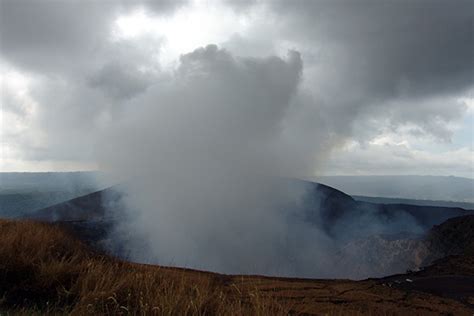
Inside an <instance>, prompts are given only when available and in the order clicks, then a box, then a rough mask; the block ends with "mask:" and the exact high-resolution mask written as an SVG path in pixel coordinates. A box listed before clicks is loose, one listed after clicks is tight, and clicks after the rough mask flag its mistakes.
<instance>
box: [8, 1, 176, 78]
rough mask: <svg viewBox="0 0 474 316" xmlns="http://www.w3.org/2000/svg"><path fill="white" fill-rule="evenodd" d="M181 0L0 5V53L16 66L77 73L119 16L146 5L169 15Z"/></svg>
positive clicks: (102, 45) (44, 2)
mask: <svg viewBox="0 0 474 316" xmlns="http://www.w3.org/2000/svg"><path fill="white" fill-rule="evenodd" d="M184 3H185V1H171V0H170V1H168V0H157V1H139V0H137V1H125V0H117V1H79V0H70V1H58V0H57V1H54V0H51V1H48V0H38V1H31V0H2V1H1V2H0V53H1V56H2V58H4V59H5V60H7V61H8V62H9V63H12V64H14V65H15V66H17V67H19V68H23V69H25V70H28V71H38V72H42V73H51V72H53V73H54V72H64V71H66V70H69V69H71V68H72V69H74V70H75V71H77V70H79V71H80V69H81V67H82V66H83V65H84V63H90V62H92V60H91V59H90V58H91V57H93V56H94V55H95V54H97V52H98V51H101V50H103V48H104V45H107V41H108V38H109V37H110V34H111V31H112V22H113V21H114V18H116V17H117V15H118V14H120V13H124V12H130V10H133V9H136V8H139V7H147V8H149V9H150V10H151V12H153V13H156V14H164V13H170V12H171V11H172V10H173V9H176V8H179V7H180V6H182V5H183V4H184Z"/></svg>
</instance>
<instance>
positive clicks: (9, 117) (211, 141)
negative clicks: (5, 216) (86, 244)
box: [0, 0, 474, 178]
mask: <svg viewBox="0 0 474 316" xmlns="http://www.w3.org/2000/svg"><path fill="white" fill-rule="evenodd" d="M473 23H474V2H472V1H464V0H455V1H438V0H432V1H427V0H413V1H403V0H401V1H389V0H384V1H378V0H377V1H375V0H370V1H369V0H361V1H348V0H347V1H344V0H341V1H339V0H335V1H327V0H324V1H323V0H314V1H303V0H296V1H278V0H274V1H185V0H183V1H171V0H162V1H151V0H150V1H146V0H143V1H139V0H137V1H125V0H116V1H115V0H110V1H72V0H71V1H52V0H49V1H44V0H38V1H33V0H14V1H12V0H0V68H1V74H2V76H1V87H0V88H1V95H0V97H1V100H0V102H1V109H0V120H1V125H0V144H1V145H0V146H1V148H0V150H1V152H0V171H66V170H96V169H100V170H102V169H104V170H107V169H111V170H119V169H121V168H122V169H124V168H144V170H143V171H139V173H140V174H141V173H146V172H147V171H146V168H155V167H156V165H155V162H156V161H162V162H163V165H164V166H166V168H168V169H169V166H170V165H171V162H173V164H172V165H173V166H175V167H176V168H180V169H181V171H183V170H186V171H187V172H193V169H194V168H200V167H202V166H204V167H206V168H209V169H214V168H217V169H216V170H220V172H222V173H223V174H225V170H227V169H229V166H230V165H232V168H234V166H235V165H236V164H237V165H238V167H236V169H235V170H239V172H238V173H240V171H241V170H244V169H245V168H246V167H248V169H249V170H252V171H254V170H262V169H265V168H271V169H278V170H280V169H281V170H285V172H283V173H282V174H284V175H288V174H290V175H297V176H301V177H307V176H313V175H359V174H363V175H382V174H396V175H401V174H422V175H455V176H463V177H469V178H474V155H473V153H474V145H473V144H474V139H473V138H474V58H473V56H474V40H473V37H474V26H473ZM150 144H153V145H150ZM198 146H199V149H196V148H197V147H198ZM195 147H196V148H195ZM143 157H147V158H146V159H145V158H143ZM150 157H153V163H151V162H150V161H149V158H150ZM182 157H185V158H182ZM177 158H179V159H177ZM181 159H182V160H181ZM270 160H271V161H272V163H268V161H270ZM111 161H113V162H112V163H111ZM176 161H179V162H180V163H175V162H176ZM196 161H197V162H202V164H198V165H196ZM206 161H212V164H208V163H206ZM223 161H225V163H221V162H223ZM229 161H232V164H229ZM290 161H291V162H290ZM269 164H270V165H271V167H268V165H269ZM145 167H146V168H145ZM188 169H189V170H188ZM160 170H161V169H160ZM171 170H172V169H171ZM171 170H170V171H167V170H162V171H163V172H171ZM236 173H237V172H236ZM231 174H232V173H231ZM272 174H274V172H273V171H272ZM130 176H136V174H131V175H130Z"/></svg>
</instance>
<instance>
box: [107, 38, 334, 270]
mask: <svg viewBox="0 0 474 316" xmlns="http://www.w3.org/2000/svg"><path fill="white" fill-rule="evenodd" d="M301 73H302V61H301V58H300V55H299V53H298V52H295V51H290V52H289V53H288V56H287V58H286V59H281V58H279V57H268V58H262V59H250V58H238V57H234V56H232V55H231V54H230V53H228V52H227V51H225V50H220V49H218V48H217V46H215V45H209V46H207V47H205V48H200V49H197V50H195V51H194V52H192V53H190V54H187V55H183V56H182V57H181V59H180V65H179V67H178V68H177V70H176V71H175V72H173V73H172V74H170V75H169V76H168V77H167V80H166V81H165V80H162V81H160V83H159V84H156V85H154V86H153V87H150V88H149V90H148V91H147V93H145V94H143V95H141V96H140V97H137V98H136V99H134V101H133V105H132V106H129V107H128V108H131V111H130V112H128V113H126V114H125V115H124V116H123V119H122V120H121V121H119V123H117V126H116V128H115V129H113V130H111V131H110V133H108V136H107V137H106V139H105V140H104V143H103V146H102V147H101V160H100V161H101V167H102V168H104V169H106V170H108V171H109V172H111V173H112V174H114V173H115V174H116V175H120V176H121V177H124V178H125V179H128V180H127V183H126V185H125V187H126V188H127V189H126V191H127V198H126V199H125V203H126V209H127V216H128V220H127V221H126V223H124V224H123V225H122V226H121V227H119V229H118V234H117V238H121V239H123V240H124V241H126V240H128V242H129V244H128V247H129V250H130V255H131V257H132V259H134V260H138V261H144V262H154V263H160V264H173V265H179V266H188V267H193V268H202V269H208V270H209V269H210V270H214V271H220V272H227V273H266V274H286V275H295V274H301V271H299V270H304V271H306V273H307V271H308V269H310V270H314V269H315V268H317V264H316V262H318V260H315V256H317V254H318V253H321V255H322V254H323V253H324V251H323V250H322V249H321V247H323V245H326V246H329V243H327V242H326V243H325V242H323V240H324V239H325V237H324V235H323V234H321V233H320V232H319V231H318V230H315V229H314V228H311V227H310V226H309V224H306V223H304V219H303V218H302V214H298V213H297V212H298V211H297V210H298V207H295V206H296V205H297V204H298V203H299V202H300V198H301V196H302V194H303V193H304V187H303V186H302V185H297V184H295V183H292V184H290V183H289V182H288V181H283V179H284V178H287V177H294V176H297V175H300V174H305V173H307V172H308V171H309V168H311V167H312V166H313V165H314V162H315V160H314V157H315V153H316V152H315V151H316V150H319V149H320V147H318V146H320V144H321V143H322V142H318V141H316V140H314V142H312V141H310V142H307V143H305V144H303V143H301V142H295V139H296V138H300V139H301V137H300V136H301V135H302V133H309V132H311V133H313V135H314V132H315V131H314V129H312V130H311V131H310V130H306V129H308V127H307V126H305V125H304V124H302V122H303V121H304V120H303V119H302V118H301V117H300V116H299V112H298V111H299V107H300V106H301V100H298V96H297V93H298V85H299V81H300V77H301ZM325 137H326V136H325ZM304 139H308V138H307V137H305V138H304ZM316 145H317V146H316ZM118 236H120V237H118ZM136 240H144V241H146V244H147V248H146V249H143V248H142V247H140V246H138V245H139V244H137V243H134V241H136ZM324 241H325V240H324ZM315 243H318V245H317V244H315ZM290 261H294V263H292V264H289V262H290Z"/></svg>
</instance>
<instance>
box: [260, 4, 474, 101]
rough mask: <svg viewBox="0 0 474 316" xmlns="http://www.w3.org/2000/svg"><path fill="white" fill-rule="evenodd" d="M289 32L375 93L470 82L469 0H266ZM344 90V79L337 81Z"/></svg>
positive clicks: (446, 88)
mask: <svg viewBox="0 0 474 316" xmlns="http://www.w3.org/2000/svg"><path fill="white" fill-rule="evenodd" d="M269 5H270V7H272V8H273V9H274V10H275V11H276V12H277V13H278V14H279V15H280V16H281V18H282V19H283V20H286V21H287V26H288V28H287V30H286V32H287V34H289V35H291V36H292V37H293V36H294V37H296V38H298V39H300V40H306V41H312V42H313V44H314V45H315V46H316V47H317V48H318V49H320V50H321V53H322V54H323V55H324V54H325V52H327V53H334V54H335V55H334V62H337V61H338V59H339V58H341V59H343V60H340V61H344V60H348V61H350V62H349V63H342V64H341V66H342V67H341V68H340V70H341V71H340V76H341V77H344V78H345V79H344V80H343V83H347V84H356V85H361V86H362V87H364V88H365V89H367V90H370V91H371V93H372V95H373V97H374V98H386V97H392V96H418V95H426V94H438V93H445V92H459V91H462V90H463V89H465V88H467V87H469V86H471V85H472V84H473V83H474V77H473V71H474V58H473V57H472V56H473V55H474V41H473V34H474V32H473V27H474V25H473V23H474V3H473V2H472V1H464V0H458V1H438V0H434V1H428V0H415V1H375V0H362V1H340V0H336V1H271V2H269ZM340 88H341V89H344V86H341V87H340Z"/></svg>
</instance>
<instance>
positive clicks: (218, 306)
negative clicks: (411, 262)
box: [0, 220, 473, 315]
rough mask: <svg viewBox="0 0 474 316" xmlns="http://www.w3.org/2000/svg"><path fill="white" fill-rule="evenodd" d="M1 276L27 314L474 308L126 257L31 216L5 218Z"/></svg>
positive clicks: (372, 288)
mask: <svg viewBox="0 0 474 316" xmlns="http://www.w3.org/2000/svg"><path fill="white" fill-rule="evenodd" d="M426 271H428V269H427V270H426ZM0 275H2V278H3V282H0V296H2V297H3V299H2V300H1V301H0V310H3V311H6V312H12V313H23V314H35V313H37V314H45V313H49V314H57V313H71V314H160V315H161V314H168V315H202V314H206V315H248V314H259V315H303V314H304V315H322V314H328V315H341V314H344V315H380V314H383V315H407V314H417V315H439V314H447V315H448V314H454V315H471V314H472V312H473V309H472V307H473V306H472V305H470V304H469V303H468V302H471V301H472V300H473V297H465V296H462V295H461V296H462V298H448V297H443V296H440V295H435V294H430V293H428V292H423V291H410V290H405V289H403V288H401V287H400V288H396V287H395V286H394V287H392V286H388V285H387V284H388V282H389V281H387V280H382V279H370V280H364V281H348V280H310V279H286V278H272V277H260V276H233V275H221V274H215V273H208V272H200V271H194V270H186V269H178V268H166V267H159V266H150V265H141V264H133V263H128V262H124V261H120V260H117V259H114V258H112V257H108V256H105V255H102V254H100V253H97V252H94V251H92V250H90V249H89V248H88V247H87V246H85V245H84V244H83V243H81V242H80V241H78V240H77V239H75V238H73V237H72V236H71V235H69V234H68V233H67V232H65V231H64V230H63V229H62V228H61V227H59V226H53V225H51V224H45V223H37V222H29V221H6V220H1V221H0ZM463 293H465V291H464V292H463ZM463 293H461V294H463ZM471 304H472V303H471Z"/></svg>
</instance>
